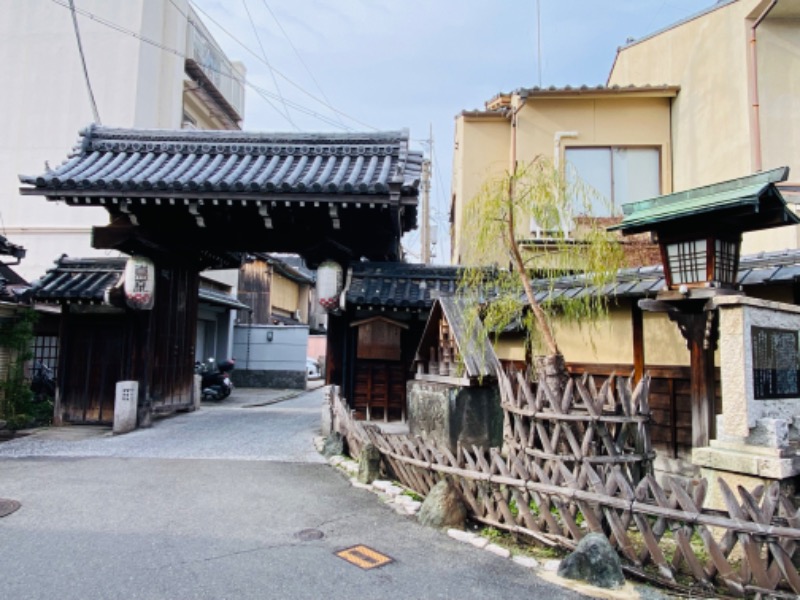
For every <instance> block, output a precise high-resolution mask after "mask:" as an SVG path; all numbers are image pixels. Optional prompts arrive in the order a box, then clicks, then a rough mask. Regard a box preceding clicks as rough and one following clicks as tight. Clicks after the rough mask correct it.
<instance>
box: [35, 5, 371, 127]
mask: <svg viewBox="0 0 800 600" xmlns="http://www.w3.org/2000/svg"><path fill="white" fill-rule="evenodd" d="M65 1H66V0H51V2H53V3H54V4H57V5H59V6H61V7H63V8H67V9H69V8H70V7H69V5H68V4H65ZM75 12H77V13H79V14H80V15H82V16H85V17H87V18H89V19H91V20H92V21H95V22H96V23H100V24H101V25H104V26H106V27H109V28H110V29H113V30H115V31H117V32H119V33H124V34H126V35H130V36H132V37H134V38H136V39H138V40H140V41H142V42H144V43H146V44H150V45H151V46H155V47H156V48H159V49H161V50H163V51H164V52H169V53H170V54H174V55H175V56H178V57H180V58H182V59H184V60H186V59H187V58H188V57H187V56H186V55H185V54H184V53H183V52H181V51H179V50H176V49H175V48H170V47H169V46H165V45H163V44H161V43H159V42H156V41H154V40H151V39H149V38H147V37H145V36H143V35H141V34H139V33H137V32H135V31H131V30H130V29H127V28H125V27H122V26H120V25H117V24H116V23H113V22H112V21H108V20H107V19H104V18H102V17H99V16H97V15H95V14H94V13H91V12H89V11H86V10H83V9H80V8H76V9H75ZM203 68H204V69H206V70H208V71H211V72H213V73H217V74H219V75H221V76H223V77H228V78H229V79H233V80H234V81H236V82H238V83H241V84H243V85H246V86H248V87H249V88H251V89H252V90H254V91H255V92H256V93H257V94H259V96H261V97H262V98H264V99H266V98H265V96H269V95H272V96H273V97H274V94H272V93H271V92H269V91H268V90H265V89H263V88H260V87H258V86H257V85H255V84H253V83H251V82H249V81H247V79H245V78H243V77H240V76H238V75H235V74H231V73H226V72H224V71H221V70H219V69H215V68H213V67H211V66H208V65H204V66H203ZM286 102H287V103H288V104H289V105H291V106H292V108H294V109H295V110H297V111H299V112H302V113H304V114H306V115H308V116H310V117H314V118H316V119H319V120H320V121H323V122H325V123H328V124H330V125H332V126H334V127H338V128H341V125H339V124H338V123H336V122H335V121H333V120H331V119H330V118H328V117H326V116H325V115H322V114H320V113H318V112H316V111H314V110H312V109H309V108H306V107H304V106H302V105H300V104H297V103H296V102H292V101H291V100H287V101H286ZM273 108H274V106H273ZM276 110H277V109H276ZM277 112H278V114H280V111H277ZM342 114H344V113H342ZM345 116H346V115H345ZM348 118H349V117H348ZM345 129H348V130H352V128H348V127H345ZM371 129H376V128H374V127H371Z"/></svg>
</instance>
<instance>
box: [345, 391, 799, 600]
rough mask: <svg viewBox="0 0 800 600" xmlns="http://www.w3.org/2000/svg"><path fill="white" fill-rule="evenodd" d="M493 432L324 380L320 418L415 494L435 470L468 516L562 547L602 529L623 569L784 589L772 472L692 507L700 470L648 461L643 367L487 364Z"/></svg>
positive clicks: (790, 566)
mask: <svg viewBox="0 0 800 600" xmlns="http://www.w3.org/2000/svg"><path fill="white" fill-rule="evenodd" d="M500 385H501V397H502V398H503V407H504V409H505V411H506V420H505V445H506V447H505V448H504V449H503V450H502V451H501V449H499V448H488V449H486V448H477V447H472V448H464V447H458V449H457V452H456V453H455V454H453V453H452V452H450V451H449V450H448V449H447V448H444V447H440V446H437V445H435V444H434V443H433V442H431V441H429V440H424V439H421V438H419V437H417V438H411V437H409V436H399V435H387V434H384V433H382V432H381V431H380V429H378V428H377V427H374V426H370V425H364V424H362V423H360V422H358V421H355V420H353V419H352V418H351V416H350V411H349V410H348V409H347V408H346V406H345V404H344V402H343V401H342V400H341V398H339V397H338V394H337V393H336V392H335V390H333V391H331V392H330V395H329V400H330V401H331V403H332V409H333V415H334V427H335V428H336V430H337V431H340V432H341V433H342V434H343V435H344V436H345V437H346V438H347V440H348V444H349V447H350V449H351V452H354V454H358V452H360V449H361V447H363V444H364V443H366V442H367V441H370V442H371V443H373V444H374V445H375V446H376V447H377V448H378V449H379V450H380V451H381V453H382V455H383V457H384V459H385V463H386V465H387V466H388V468H389V469H390V470H391V471H392V473H393V474H394V476H395V477H396V478H397V479H398V480H399V481H400V482H401V483H403V484H404V485H406V486H408V487H410V488H412V489H413V490H415V491H416V492H418V493H420V494H422V495H426V494H427V493H428V492H429V491H430V489H431V488H432V487H433V486H434V485H435V484H436V483H437V482H438V481H439V480H441V479H442V478H447V479H448V480H449V481H451V482H452V483H453V484H454V485H455V486H456V489H457V490H458V491H459V493H460V494H461V496H462V498H463V500H464V502H465V504H466V505H467V507H468V510H469V512H470V517H471V518H472V519H474V520H476V521H479V522H481V523H484V524H486V525H489V526H492V527H496V528H499V529H503V530H506V531H510V532H513V533H515V534H517V535H520V536H523V537H525V538H528V539H531V540H534V541H536V542H538V543H540V544H546V545H548V546H557V547H561V548H564V549H573V548H574V547H575V546H576V545H577V542H578V541H579V540H580V539H581V538H582V537H583V536H584V535H586V534H587V533H590V532H597V533H602V534H604V535H606V536H607V537H608V539H609V540H610V541H611V543H612V545H613V546H614V547H615V548H616V549H617V551H618V552H619V553H620V556H621V557H622V559H623V568H624V569H625V570H626V571H627V572H628V573H629V574H631V575H634V576H637V577H640V578H644V579H647V580H650V581H653V582H656V583H658V584H660V585H663V586H665V587H668V588H671V589H674V590H677V591H680V592H683V593H687V594H697V593H703V594H713V595H714V596H723V595H725V594H728V595H731V596H734V597H745V596H758V595H767V596H772V597H786V598H796V597H797V595H800V575H799V574H798V569H797V567H796V566H795V564H794V562H793V561H795V560H797V559H798V556H797V555H798V552H797V548H798V543H800V511H798V510H797V509H795V507H794V505H793V503H792V501H791V500H790V499H789V498H787V497H785V496H783V495H781V493H780V489H779V485H778V484H777V483H774V484H772V485H770V486H768V487H766V488H765V487H764V486H758V487H757V488H755V489H753V490H747V489H744V488H743V487H738V488H737V489H736V490H733V489H731V488H730V487H729V485H728V484H727V483H726V482H725V481H724V480H722V479H720V480H719V481H718V485H719V487H720V493H721V494H722V497H723V498H724V501H725V505H726V508H727V510H726V511H718V510H711V509H709V508H706V507H705V506H704V505H705V502H706V498H707V496H708V492H709V484H708V482H707V481H706V480H705V479H699V480H694V481H692V483H691V484H690V485H688V486H687V485H685V484H684V483H682V482H680V481H678V480H676V479H670V478H667V480H666V482H665V483H664V485H661V484H659V483H658V482H657V481H656V479H655V478H654V477H653V475H652V474H651V473H650V472H649V471H650V469H649V461H650V460H651V459H652V451H651V449H650V448H649V443H648V433H647V426H646V425H647V418H646V417H647V413H648V405H647V380H646V378H645V379H643V380H642V382H640V384H639V385H638V386H637V387H636V388H635V389H631V384H630V381H629V380H626V379H622V378H613V377H612V378H609V380H607V381H606V382H604V383H603V384H602V385H601V386H600V387H599V388H598V387H596V386H595V385H594V382H593V381H592V379H591V378H588V377H587V378H583V379H582V380H576V379H573V380H572V381H571V383H569V384H568V385H567V387H566V389H565V391H564V392H563V393H558V394H557V393H554V392H553V391H552V390H549V389H544V388H545V387H546V386H544V385H541V384H540V385H538V386H537V387H536V390H535V392H534V390H533V389H532V388H531V386H529V385H528V383H527V382H526V381H525V380H524V378H518V379H517V380H516V381H512V380H508V379H504V378H502V377H501V383H500Z"/></svg>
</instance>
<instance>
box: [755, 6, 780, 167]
mask: <svg viewBox="0 0 800 600" xmlns="http://www.w3.org/2000/svg"><path fill="white" fill-rule="evenodd" d="M776 4H778V0H772V1H771V2H770V3H769V5H768V6H767V8H765V9H764V11H763V12H762V13H761V14H760V15H759V16H758V17H757V18H756V19H755V20H754V21H752V24H751V25H750V35H749V38H748V41H747V43H748V58H749V60H748V61H747V83H748V87H749V88H750V160H751V164H752V167H753V171H754V172H756V173H758V172H760V171H761V170H762V169H763V164H762V152H761V113H760V107H759V100H758V50H757V42H756V29H757V28H758V26H759V25H760V24H761V22H762V21H763V20H764V19H766V18H767V15H768V14H769V13H770V11H771V10H772V9H773V8H775V5H776ZM748 20H750V19H748Z"/></svg>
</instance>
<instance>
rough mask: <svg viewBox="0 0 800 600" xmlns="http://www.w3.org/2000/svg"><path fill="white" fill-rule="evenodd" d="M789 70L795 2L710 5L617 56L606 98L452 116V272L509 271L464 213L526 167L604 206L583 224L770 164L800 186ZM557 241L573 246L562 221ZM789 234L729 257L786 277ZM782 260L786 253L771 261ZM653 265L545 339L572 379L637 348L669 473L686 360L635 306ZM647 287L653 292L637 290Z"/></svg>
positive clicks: (521, 99) (515, 95) (686, 426)
mask: <svg viewBox="0 0 800 600" xmlns="http://www.w3.org/2000/svg"><path fill="white" fill-rule="evenodd" d="M798 61H800V3H798V2H797V1H796V0H774V1H770V0H723V1H720V2H718V3H717V4H715V5H714V6H712V7H711V8H709V9H707V10H705V11H703V12H701V13H699V14H697V15H694V16H692V17H690V18H687V19H685V20H684V21H681V22H679V23H676V24H675V25H673V26H671V27H668V28H666V29H664V30H662V31H659V32H657V33H654V34H653V35H650V36H648V37H646V38H643V39H641V40H638V41H634V42H631V43H629V44H627V45H626V46H624V47H622V48H620V50H619V52H618V55H617V58H616V61H615V63H614V65H613V67H612V70H611V74H610V76H609V79H608V82H607V85H606V86H602V87H598V88H588V87H572V88H571V87H566V88H549V89H548V88H532V89H519V90H517V91H514V92H511V93H507V94H499V95H498V96H496V97H494V98H492V99H490V100H489V101H488V102H487V103H486V108H485V110H482V111H469V112H463V113H461V114H460V115H458V116H457V117H456V124H455V151H454V159H453V160H454V162H453V181H452V206H451V239H452V244H451V247H452V257H451V258H452V261H453V263H455V264H476V263H481V262H483V263H489V262H493V261H498V260H499V261H500V264H507V263H508V260H507V259H505V261H503V257H502V256H499V257H498V256H482V257H474V256H470V254H469V233H468V228H466V227H465V223H464V219H465V206H466V205H467V203H468V202H469V201H470V200H471V199H472V198H474V197H476V195H477V194H478V193H479V191H480V189H481V186H482V185H483V184H484V182H485V181H487V179H488V178H491V177H495V176H498V175H501V174H503V173H507V172H510V171H512V170H513V168H514V165H515V164H517V165H518V164H520V163H521V162H523V161H531V160H532V159H534V158H535V157H537V156H543V157H545V158H547V159H550V160H551V161H552V162H553V163H554V164H555V165H556V166H557V167H558V168H559V170H560V171H561V172H562V173H563V174H564V176H565V177H566V178H567V179H570V178H572V177H574V176H575V174H576V173H577V176H578V177H579V178H580V179H581V180H583V181H584V182H586V183H587V184H589V185H590V186H591V187H593V188H594V189H595V190H597V192H599V194H600V195H601V196H603V197H605V200H606V202H605V203H599V204H598V205H597V206H593V208H594V209H596V210H595V212H594V214H595V216H608V217H613V216H619V215H620V214H621V212H620V207H621V205H622V204H625V203H628V202H633V201H636V200H641V199H645V198H650V197H653V196H658V195H663V194H669V193H673V192H679V191H682V190H686V189H692V188H696V187H700V186H704V185H710V184H713V183H717V182H720V181H726V180H730V179H734V178H738V177H742V176H746V175H750V174H752V173H756V172H759V171H762V170H768V169H772V168H775V167H778V166H783V165H788V166H789V167H790V168H791V170H792V172H793V176H790V180H792V179H793V180H794V181H800V142H798V140H800V95H798V94H797V92H796V90H797V89H798V88H800V68H798V67H800V65H798ZM795 189H797V188H796V184H795V187H793V186H792V185H791V183H789V184H788V185H787V184H784V185H783V186H782V191H783V192H784V194H785V196H786V198H787V199H788V200H789V201H791V200H792V199H793V198H799V197H798V196H795V195H793V193H792V192H793V191H795ZM553 233H554V232H552V231H547V230H543V229H542V228H540V227H538V225H537V223H536V222H535V221H534V220H530V221H529V222H524V223H519V222H518V223H517V237H518V240H521V241H523V242H524V245H525V246H527V247H528V248H529V249H533V250H536V247H537V246H539V247H545V248H546V247H547V244H548V239H552V237H554V236H553ZM558 233H564V234H566V235H567V236H572V237H574V236H575V234H576V232H574V231H570V220H569V219H565V220H564V225H563V226H562V228H561V230H560V231H559V232H558ZM798 235H800V229H798V228H797V227H795V226H792V227H784V228H780V229H772V230H768V231H766V232H757V233H750V234H746V235H745V238H744V244H743V248H742V253H743V254H752V253H754V252H758V251H774V252H772V253H771V254H767V255H766V256H765V257H764V258H763V262H764V265H763V266H764V268H767V267H768V268H770V269H780V268H783V267H782V265H784V261H785V265H786V268H787V269H788V268H789V265H791V264H794V263H795V261H796V260H797V255H796V251H794V249H796V248H798V247H800V239H798ZM784 249H789V252H788V253H785V254H782V253H781V252H780V251H783V250H784ZM759 260H761V259H759ZM656 262H657V260H652V261H649V262H644V261H643V262H640V263H639V264H638V266H637V265H633V264H632V265H630V266H631V267H635V268H633V269H629V270H627V271H625V272H623V273H621V279H620V281H619V282H618V288H617V289H618V290H623V293H622V294H621V295H616V294H617V291H614V292H613V294H612V295H614V298H612V305H611V311H610V312H609V314H608V316H607V317H606V318H605V319H602V320H601V321H599V322H596V323H582V324H576V323H571V324H566V323H556V324H555V329H556V335H557V338H558V341H559V346H560V348H561V351H562V352H563V354H564V356H565V358H566V360H567V363H568V365H569V366H570V368H571V369H572V370H573V371H575V372H593V373H597V374H609V373H611V372H616V373H629V372H631V371H632V370H633V368H634V363H635V362H636V352H635V348H634V343H635V341H634V340H635V339H638V342H637V343H638V347H639V348H640V349H641V350H640V354H639V355H640V360H641V357H642V356H643V357H644V361H645V365H646V368H647V370H648V371H650V372H651V374H652V375H653V377H654V382H653V386H654V387H653V389H652V390H651V396H652V404H653V407H654V410H655V411H656V412H657V413H658V415H657V419H656V421H657V425H658V427H659V428H660V430H659V432H658V435H659V436H660V437H659V439H658V440H657V445H658V446H659V447H660V448H662V449H667V450H668V452H667V453H666V454H662V455H661V456H662V457H663V456H668V457H670V458H671V459H674V460H677V461H678V462H680V460H681V459H683V458H686V457H688V451H689V449H690V447H691V438H690V433H691V432H690V423H691V419H690V416H689V413H688V412H686V410H687V408H686V407H687V406H688V404H687V400H686V399H687V398H688V395H687V394H688V390H689V379H688V370H687V367H688V364H689V352H688V350H687V348H686V343H685V341H684V340H683V338H682V337H681V335H680V333H679V331H678V328H677V327H676V325H675V324H674V323H672V322H670V321H669V320H668V319H667V317H666V316H665V315H664V314H659V313H642V311H641V310H640V309H638V306H637V301H638V299H639V298H640V297H642V296H654V295H655V294H656V292H657V291H658V289H659V288H658V286H660V285H663V283H660V282H659V281H658V275H657V274H656V273H654V272H650V271H648V270H647V269H644V268H642V265H646V264H654V263H656ZM747 264H750V263H747ZM754 264H755V263H754ZM759 264H760V263H759ZM647 281H650V283H651V284H652V286H651V287H649V288H647V289H646V291H645V290H644V288H642V289H639V287H640V286H643V285H644V283H642V282H647ZM637 282H638V283H637ZM760 283H763V282H760ZM576 289H577V288H576ZM630 289H635V290H637V291H636V293H635V294H634V293H629V290H630ZM746 289H747V293H748V294H752V295H755V296H760V297H764V298H771V299H780V300H783V301H788V302H795V301H796V299H797V297H798V296H797V290H796V289H795V288H793V287H792V286H791V285H785V282H782V285H781V286H777V285H776V286H772V287H770V286H766V285H764V286H762V285H758V286H752V287H751V286H747V287H746ZM565 293H566V292H565ZM570 293H571V292H570ZM497 350H498V355H499V356H500V358H501V359H503V360H505V361H521V360H524V359H525V353H524V350H523V347H522V345H521V344H520V343H519V341H518V340H517V341H515V340H506V341H505V342H504V343H501V344H500V346H499V347H498V349H497ZM717 364H719V362H718V361H717ZM660 467H661V468H664V469H667V470H670V469H678V470H679V469H680V466H679V465H672V466H668V465H666V464H661V465H660Z"/></svg>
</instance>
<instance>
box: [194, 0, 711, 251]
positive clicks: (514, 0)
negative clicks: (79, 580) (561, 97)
mask: <svg viewBox="0 0 800 600" xmlns="http://www.w3.org/2000/svg"><path fill="white" fill-rule="evenodd" d="M191 4H192V5H193V6H194V7H195V10H196V11H197V12H198V13H199V14H200V17H201V19H202V20H203V22H204V23H205V24H206V26H207V27H208V29H209V30H210V31H211V33H212V34H213V35H214V38H215V39H216V40H217V42H218V43H219V44H220V46H221V47H222V49H223V50H224V51H225V53H226V54H227V55H228V57H229V58H230V59H232V60H240V61H242V62H243V63H244V64H245V66H246V68H247V82H248V87H247V89H246V99H245V118H244V124H243V125H244V129H247V130H250V131H265V132H293V131H302V132H342V131H376V130H379V131H396V130H399V129H408V130H409V131H410V135H411V139H412V147H413V148H416V149H419V150H423V151H424V152H425V154H426V156H428V157H430V158H431V159H432V162H433V175H432V181H431V220H432V225H433V226H434V227H435V228H436V230H437V244H436V246H435V247H434V254H435V256H434V258H433V261H432V262H434V263H437V264H448V263H449V253H450V245H449V239H448V236H449V215H448V213H449V208H450V202H449V197H450V176H451V166H452V158H453V157H452V155H453V153H452V148H453V130H454V123H455V117H456V115H457V114H459V113H460V112H461V111H463V110H475V109H483V108H484V103H485V102H486V101H487V100H489V99H490V98H492V97H493V96H495V95H496V94H498V93H500V92H510V91H512V90H515V89H518V88H525V87H533V86H537V85H542V86H551V85H554V86H565V85H573V86H576V85H577V86H580V85H584V84H585V85H602V84H605V83H606V80H607V77H608V74H609V72H610V70H611V66H612V65H613V62H614V57H615V55H616V51H617V48H618V47H619V46H621V45H623V44H625V43H626V41H627V40H629V39H631V38H633V39H638V38H641V37H644V36H646V35H648V34H651V33H653V32H655V31H658V30H660V29H662V28H664V27H666V26H669V25H671V24H673V23H675V22H678V21H680V20H682V19H684V18H686V17H689V16H691V15H694V14H696V13H698V12H700V11H702V10H704V9H706V8H708V7H710V6H712V5H713V4H715V0H538V1H537V0H494V1H491V0H489V1H487V0H191ZM653 83H654V84H656V83H670V82H653ZM431 137H432V140H433V142H432V144H431ZM403 246H404V248H405V249H406V252H407V258H408V260H409V261H411V262H417V261H418V260H419V230H416V231H414V232H412V233H410V234H407V235H406V236H405V237H404V239H403Z"/></svg>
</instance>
